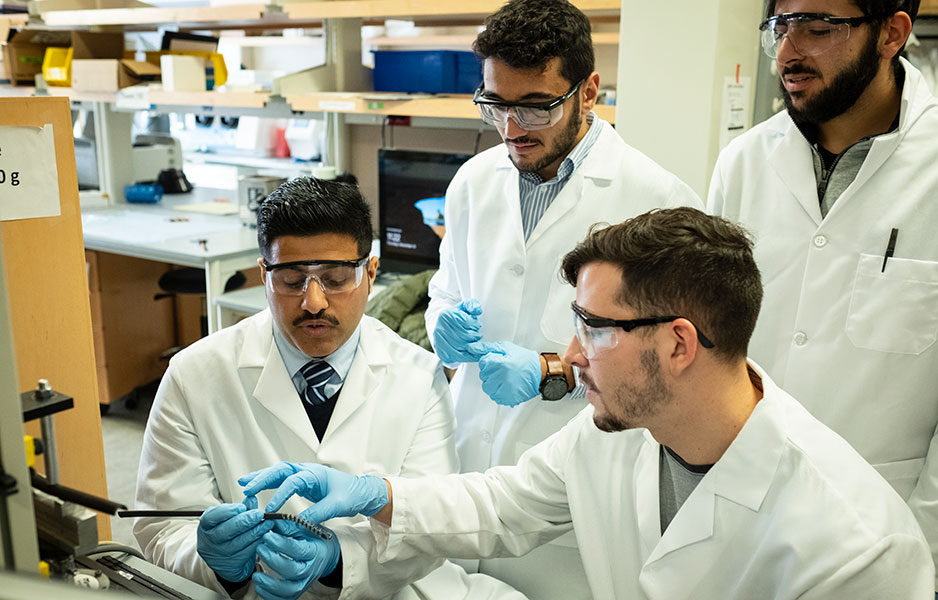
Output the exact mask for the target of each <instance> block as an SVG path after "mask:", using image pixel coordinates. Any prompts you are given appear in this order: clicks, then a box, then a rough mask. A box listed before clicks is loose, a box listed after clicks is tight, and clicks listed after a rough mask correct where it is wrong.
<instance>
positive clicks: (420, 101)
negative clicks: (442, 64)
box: [0, 85, 616, 123]
mask: <svg viewBox="0 0 938 600" xmlns="http://www.w3.org/2000/svg"><path fill="white" fill-rule="evenodd" d="M34 94H35V89H34V88H31V87H23V86H10V85H5V86H0V97H2V96H32V95H34ZM48 95H50V96H66V97H68V99H69V100H71V101H72V102H107V103H114V102H116V100H117V94H116V93H114V92H80V91H75V90H73V89H72V88H56V87H50V88H48ZM149 95H150V97H149V108H150V110H155V111H158V112H176V111H178V110H185V111H186V112H204V113H206V114H229V113H231V114H251V115H256V116H269V117H275V118H281V117H290V116H298V114H299V113H306V112H317V113H319V112H325V113H342V114H361V115H382V116H390V115H394V116H401V117H418V118H419V117H426V118H441V119H472V120H477V119H478V118H479V113H478V110H477V109H476V107H475V106H474V105H473V104H472V101H471V98H472V97H471V96H469V95H437V96H433V95H425V94H413V95H411V94H389V93H382V92H321V93H314V94H289V95H287V97H286V98H285V100H286V102H284V99H281V98H280V97H279V96H273V95H271V94H270V92H164V91H162V90H157V89H154V90H151V91H150V92H149ZM118 108H119V109H121V108H120V107H118ZM615 108H616V107H615V106H605V105H597V106H596V107H595V108H594V110H595V112H596V114H597V115H599V116H600V117H601V118H602V119H605V120H606V121H609V122H610V123H615V112H616V110H615ZM225 109H229V110H227V111H226V110H225ZM122 110H124V109H122ZM128 110H137V109H128ZM239 111H240V112H239Z"/></svg>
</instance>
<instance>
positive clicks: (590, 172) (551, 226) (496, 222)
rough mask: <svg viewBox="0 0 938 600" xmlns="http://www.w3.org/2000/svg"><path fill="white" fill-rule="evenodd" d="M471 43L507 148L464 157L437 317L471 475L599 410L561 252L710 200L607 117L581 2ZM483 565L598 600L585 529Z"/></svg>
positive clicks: (521, 584) (500, 16)
mask: <svg viewBox="0 0 938 600" xmlns="http://www.w3.org/2000/svg"><path fill="white" fill-rule="evenodd" d="M473 49H474V51H475V53H476V55H477V56H478V57H479V58H480V59H481V60H482V64H483V83H482V85H481V86H480V87H479V89H478V91H477V92H476V95H475V98H474V102H475V103H476V105H477V107H478V109H479V114H480V116H481V118H482V120H483V121H485V122H486V123H489V124H491V125H493V126H495V128H496V129H497V130H498V133H499V135H500V136H501V138H502V140H503V141H504V144H503V145H499V146H497V147H494V148H491V149H489V150H486V151H485V152H482V153H480V154H478V155H477V156H475V157H473V158H472V159H470V160H469V161H468V162H466V163H465V164H464V165H463V166H462V167H461V168H460V169H459V171H458V172H457V174H456V176H455V177H454V178H453V181H452V182H451V184H450V186H449V188H448V189H447V192H446V206H445V209H444V210H445V215H444V216H445V221H446V235H445V236H444V237H443V241H442V243H441V245H440V270H439V271H438V272H437V274H436V275H435V276H434V277H433V279H432V280H431V281H430V289H429V294H430V304H429V307H428V309H427V311H426V320H427V332H428V334H429V337H430V340H431V343H432V344H433V347H434V349H435V350H436V352H437V354H438V355H439V356H440V358H441V360H442V361H443V363H444V364H445V365H446V366H448V367H450V368H457V367H458V369H457V371H456V374H455V376H454V378H453V380H452V383H451V387H452V392H453V400H454V402H455V407H456V419H457V423H458V428H457V431H456V448H457V450H458V452H459V460H460V465H461V469H462V470H463V471H464V472H466V471H484V470H485V469H487V468H489V467H491V466H495V465H511V464H515V462H517V460H518V457H519V456H520V455H521V453H522V452H524V451H525V450H526V449H527V448H530V447H531V446H533V445H534V444H537V443H538V442H540V441H542V440H543V439H545V438H546V437H547V436H549V435H551V434H553V433H554V432H556V431H557V430H558V429H560V428H561V427H562V426H563V424H564V423H566V422H567V421H568V420H570V419H571V418H572V417H573V416H574V415H575V414H576V413H577V412H579V410H580V409H581V408H583V406H584V405H585V401H584V399H583V395H584V391H583V389H582V387H580V388H577V389H575V388H574V377H573V372H572V370H571V369H570V367H569V366H566V365H564V364H563V362H562V360H561V359H560V354H561V353H562V352H563V348H564V347H565V346H566V344H567V343H568V342H569V341H570V338H571V337H572V336H573V326H572V323H571V320H570V316H569V310H570V308H569V307H570V302H571V301H572V300H573V293H572V290H571V288H570V287H569V286H566V285H564V284H563V282H562V281H560V280H559V278H558V277H557V272H558V266H559V261H560V258H561V257H562V256H563V254H564V253H565V252H567V251H568V250H570V249H571V248H573V246H574V245H575V244H576V242H577V241H578V240H580V239H582V238H583V237H584V236H585V235H586V233H587V231H588V230H589V228H590V227H591V226H592V225H593V224H594V223H596V222H609V223H618V222H620V221H622V220H624V219H626V218H628V217H631V216H634V215H636V214H639V213H642V212H645V211H647V210H649V209H652V208H655V207H662V206H702V204H701V202H700V200H699V199H698V198H697V196H696V195H695V194H694V193H693V191H691V190H690V188H688V187H687V186H686V185H684V184H683V183H681V182H680V181H679V180H678V179H677V178H676V177H675V176H674V175H672V174H670V173H668V172H666V171H665V170H664V169H662V168H661V167H660V166H659V165H657V164H655V163H654V162H653V161H651V160H650V159H649V158H648V157H646V156H644V155H642V154H641V153H640V152H638V151H637V150H635V149H634V148H631V147H629V146H628V145H627V144H626V143H625V142H624V141H623V140H622V138H621V137H620V136H619V135H618V134H617V133H616V131H615V130H614V129H613V128H612V126H611V125H610V124H609V123H607V122H605V121H603V120H602V119H601V118H600V117H599V116H598V115H597V114H596V113H595V112H593V107H594V105H595V104H596V99H597V97H598V94H599V74H598V73H596V71H595V70H594V66H595V65H594V62H595V61H594V54H593V46H592V39H591V31H590V23H589V19H588V18H587V17H586V16H585V15H584V14H583V13H582V12H581V11H580V10H578V9H577V8H576V7H575V6H573V5H572V4H571V3H569V2H567V1H566V0H512V1H510V2H508V3H507V4H505V5H504V6H503V7H502V8H501V9H499V10H498V11H497V12H495V13H494V14H493V15H491V16H490V17H489V18H488V19H487V20H486V27H485V30H484V31H483V32H482V33H480V34H479V36H478V37H477V38H476V41H475V43H474V45H473ZM541 353H543V354H541ZM571 390H572V393H568V392H571ZM535 398H542V399H543V400H557V401H556V402H550V401H548V402H542V401H540V400H536V401H531V400H532V399H535ZM479 571H480V572H482V573H487V574H490V575H492V576H494V577H498V578H499V579H502V580H504V581H507V582H509V583H510V584H511V585H512V586H514V587H515V588H517V589H518V590H520V591H521V592H523V593H524V594H525V595H527V596H528V597H530V598H532V599H533V600H553V599H554V598H565V599H571V600H577V599H585V598H586V595H585V594H586V592H585V589H586V585H585V576H584V574H583V568H582V566H581V564H580V558H579V555H578V553H577V551H576V540H575V539H574V538H573V536H572V535H567V536H564V537H563V538H561V539H558V540H557V541H556V543H553V544H550V545H549V546H544V547H541V548H538V549H537V550H535V551H534V552H532V553H531V554H530V555H528V556H526V557H524V558H520V559H502V560H486V561H482V563H481V564H480V565H479Z"/></svg>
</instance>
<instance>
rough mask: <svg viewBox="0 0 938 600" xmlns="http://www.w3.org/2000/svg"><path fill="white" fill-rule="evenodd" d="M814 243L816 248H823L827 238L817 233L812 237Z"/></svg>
mask: <svg viewBox="0 0 938 600" xmlns="http://www.w3.org/2000/svg"><path fill="white" fill-rule="evenodd" d="M814 245H815V246H817V247H818V248H823V247H824V246H826V245H827V238H826V237H825V236H823V235H819V236H817V237H815V238H814Z"/></svg>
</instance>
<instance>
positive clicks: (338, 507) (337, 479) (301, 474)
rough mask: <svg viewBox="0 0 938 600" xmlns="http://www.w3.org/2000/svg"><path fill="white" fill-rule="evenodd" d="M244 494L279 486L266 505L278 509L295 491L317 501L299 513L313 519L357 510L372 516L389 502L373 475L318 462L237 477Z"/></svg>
mask: <svg viewBox="0 0 938 600" xmlns="http://www.w3.org/2000/svg"><path fill="white" fill-rule="evenodd" d="M238 483H239V484H241V485H242V486H244V495H245V496H249V497H254V496H255V494H257V493H258V492H260V491H261V490H270V489H273V488H277V491H276V492H274V495H273V497H272V498H271V499H270V502H268V503H267V507H266V508H265V509H264V510H266V511H267V512H276V511H277V510H279V509H280V507H281V506H283V505H284V503H286V501H287V500H289V499H290V497H291V496H293V495H294V494H296V495H297V496H300V497H302V498H306V499H307V500H310V501H312V502H315V504H313V505H312V506H311V507H309V508H307V509H306V510H304V511H303V512H302V513H300V515H299V516H301V517H303V518H304V519H306V520H307V521H311V522H313V523H322V522H324V521H328V520H329V519H334V518H336V517H352V516H355V515H358V514H362V515H365V516H366V517H370V516H372V515H374V514H375V513H377V512H378V511H379V510H381V509H382V508H384V506H385V505H386V504H387V503H388V501H389V498H388V486H387V484H386V483H385V481H384V479H381V478H380V477H375V476H373V475H361V476H356V475H349V474H348V473H343V472H342V471H337V470H336V469H332V468H330V467H325V466H323V465H320V464H316V463H289V462H281V463H278V464H276V465H274V466H272V467H268V468H266V469H261V470H260V471H255V472H254V473H250V474H248V475H245V476H243V477H241V478H240V479H238Z"/></svg>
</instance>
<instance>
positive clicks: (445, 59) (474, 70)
mask: <svg viewBox="0 0 938 600" xmlns="http://www.w3.org/2000/svg"><path fill="white" fill-rule="evenodd" d="M374 54H375V72H374V84H375V91H376V92H407V93H423V94H471V93H473V92H475V91H476V88H477V87H479V83H481V82H482V63H480V62H479V59H477V58H476V57H475V54H473V53H472V52H457V51H455V50H375V52H374Z"/></svg>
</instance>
